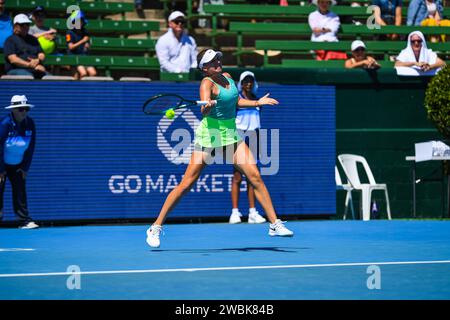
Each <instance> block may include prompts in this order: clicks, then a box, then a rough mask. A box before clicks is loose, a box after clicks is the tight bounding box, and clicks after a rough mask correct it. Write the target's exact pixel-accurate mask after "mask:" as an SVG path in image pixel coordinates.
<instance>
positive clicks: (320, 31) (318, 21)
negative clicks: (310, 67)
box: [308, 0, 347, 60]
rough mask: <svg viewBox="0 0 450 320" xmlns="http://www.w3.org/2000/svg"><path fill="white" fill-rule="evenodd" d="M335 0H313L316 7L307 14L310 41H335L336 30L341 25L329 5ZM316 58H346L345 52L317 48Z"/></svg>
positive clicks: (336, 39)
mask: <svg viewBox="0 0 450 320" xmlns="http://www.w3.org/2000/svg"><path fill="white" fill-rule="evenodd" d="M335 3H336V2H335V0H332V1H331V0H313V4H315V5H316V6H317V7H318V9H317V10H316V11H314V12H311V13H310V14H309V16H308V23H309V26H310V28H311V30H312V35H311V41H315V42H337V41H338V38H337V32H338V30H339V27H340V25H341V23H340V20H339V17H338V16H337V15H336V14H335V13H333V12H331V11H330V5H332V4H333V5H334V4H335ZM316 53H317V60H332V59H347V55H346V54H345V52H335V51H325V50H317V51H316Z"/></svg>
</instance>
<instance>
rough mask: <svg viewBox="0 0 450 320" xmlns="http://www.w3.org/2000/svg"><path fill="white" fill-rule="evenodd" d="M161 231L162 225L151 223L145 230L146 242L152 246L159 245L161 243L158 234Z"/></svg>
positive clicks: (157, 246) (156, 246)
mask: <svg viewBox="0 0 450 320" xmlns="http://www.w3.org/2000/svg"><path fill="white" fill-rule="evenodd" d="M161 232H162V226H160V225H157V224H153V225H152V226H151V227H150V228H148V230H147V243H148V245H149V246H150V247H152V248H159V245H160V244H161V242H160V240H159V235H160V234H161Z"/></svg>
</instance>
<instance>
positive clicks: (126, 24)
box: [45, 19, 159, 34]
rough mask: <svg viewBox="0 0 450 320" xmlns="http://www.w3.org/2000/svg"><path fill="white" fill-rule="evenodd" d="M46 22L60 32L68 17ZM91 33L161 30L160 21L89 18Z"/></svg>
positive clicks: (127, 32)
mask: <svg viewBox="0 0 450 320" xmlns="http://www.w3.org/2000/svg"><path fill="white" fill-rule="evenodd" d="M45 24H46V25H47V26H48V27H52V28H55V29H56V30H58V31H59V32H64V31H65V30H67V19H47V20H46V21H45ZM87 29H88V30H89V33H90V34H112V33H113V34H138V33H147V34H149V33H150V32H151V31H159V22H158V21H122V20H121V21H117V20H93V19H91V20H89V22H88V25H87Z"/></svg>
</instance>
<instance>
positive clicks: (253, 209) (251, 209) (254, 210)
mask: <svg viewBox="0 0 450 320" xmlns="http://www.w3.org/2000/svg"><path fill="white" fill-rule="evenodd" d="M248 213H250V214H251V213H258V211H256V208H250V209H248Z"/></svg>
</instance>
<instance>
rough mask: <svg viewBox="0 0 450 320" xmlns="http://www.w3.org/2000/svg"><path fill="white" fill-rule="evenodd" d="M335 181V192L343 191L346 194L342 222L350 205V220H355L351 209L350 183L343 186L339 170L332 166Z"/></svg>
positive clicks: (353, 211) (351, 188)
mask: <svg viewBox="0 0 450 320" xmlns="http://www.w3.org/2000/svg"><path fill="white" fill-rule="evenodd" d="M334 173H335V175H334V176H335V180H336V190H345V191H347V194H346V196H345V211H344V220H345V219H347V211H348V205H349V204H350V210H351V212H352V218H353V220H354V219H355V210H354V209H353V199H352V190H353V187H352V186H351V185H350V183H346V184H343V183H342V179H341V175H340V174H339V170H338V167H337V166H334Z"/></svg>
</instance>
